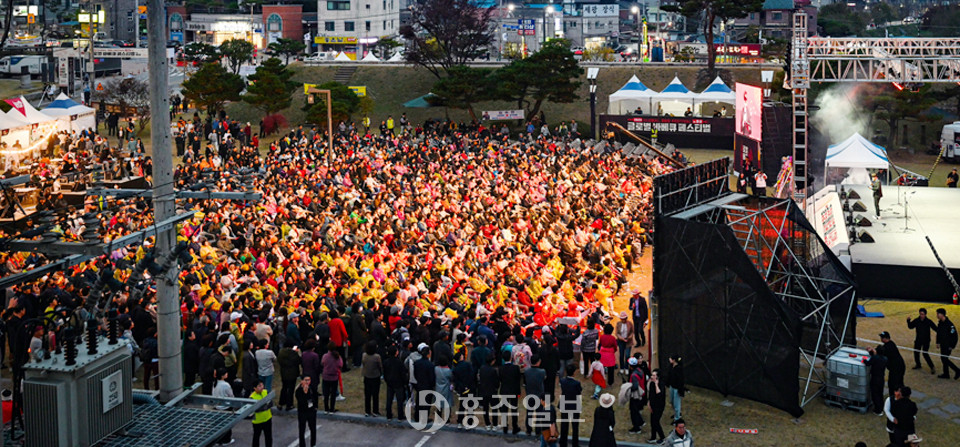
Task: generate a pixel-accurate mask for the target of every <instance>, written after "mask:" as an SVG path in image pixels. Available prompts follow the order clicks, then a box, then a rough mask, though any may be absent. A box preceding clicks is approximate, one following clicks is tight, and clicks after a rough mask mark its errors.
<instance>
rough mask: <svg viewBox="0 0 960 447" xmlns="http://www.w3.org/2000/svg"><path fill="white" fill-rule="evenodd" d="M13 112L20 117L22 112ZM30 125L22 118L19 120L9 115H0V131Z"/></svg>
mask: <svg viewBox="0 0 960 447" xmlns="http://www.w3.org/2000/svg"><path fill="white" fill-rule="evenodd" d="M11 112H14V113H16V114H17V115H20V112H16V111H13V110H11ZM29 125H30V123H28V122H26V121H24V120H23V119H22V118H17V117H16V116H11V115H8V114H4V113H0V130H7V129H16V128H18V127H24V126H29Z"/></svg>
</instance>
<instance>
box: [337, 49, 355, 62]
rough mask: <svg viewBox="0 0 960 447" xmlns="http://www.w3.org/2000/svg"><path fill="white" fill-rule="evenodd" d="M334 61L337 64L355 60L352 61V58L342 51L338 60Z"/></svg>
mask: <svg viewBox="0 0 960 447" xmlns="http://www.w3.org/2000/svg"><path fill="white" fill-rule="evenodd" d="M334 60H335V61H337V62H350V61H352V60H353V59H350V56H347V53H344V52H343V51H341V52H340V54H338V55H337V57H336V59H334Z"/></svg>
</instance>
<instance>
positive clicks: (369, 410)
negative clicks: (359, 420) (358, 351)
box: [360, 341, 389, 417]
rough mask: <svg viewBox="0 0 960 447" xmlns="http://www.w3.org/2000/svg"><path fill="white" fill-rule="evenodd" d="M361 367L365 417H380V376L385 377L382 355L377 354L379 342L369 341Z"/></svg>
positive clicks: (364, 349)
mask: <svg viewBox="0 0 960 447" xmlns="http://www.w3.org/2000/svg"><path fill="white" fill-rule="evenodd" d="M360 365H361V366H360V372H361V375H362V376H363V412H364V415H366V416H367V417H371V416H376V417H380V376H382V375H383V361H382V360H381V359H380V354H377V342H375V341H369V342H367V344H366V345H365V346H364V347H363V358H362V359H361V360H360ZM387 405H389V401H388V404H387Z"/></svg>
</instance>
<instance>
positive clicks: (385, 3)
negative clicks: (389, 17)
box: [383, 0, 387, 11]
mask: <svg viewBox="0 0 960 447" xmlns="http://www.w3.org/2000/svg"><path fill="white" fill-rule="evenodd" d="M383 10H384V11H386V10H387V0H383Z"/></svg>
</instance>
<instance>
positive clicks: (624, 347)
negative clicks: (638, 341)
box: [616, 311, 633, 373]
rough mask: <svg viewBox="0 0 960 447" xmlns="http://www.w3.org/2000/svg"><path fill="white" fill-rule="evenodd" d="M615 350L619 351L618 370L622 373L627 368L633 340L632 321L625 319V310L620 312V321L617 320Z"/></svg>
mask: <svg viewBox="0 0 960 447" xmlns="http://www.w3.org/2000/svg"><path fill="white" fill-rule="evenodd" d="M616 334H617V352H619V353H620V355H619V357H620V363H619V365H620V372H621V373H624V372H626V370H627V369H628V365H627V359H628V358H630V351H631V346H632V342H633V323H631V322H630V321H629V320H627V312H626V311H623V312H620V321H617V328H616Z"/></svg>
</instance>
